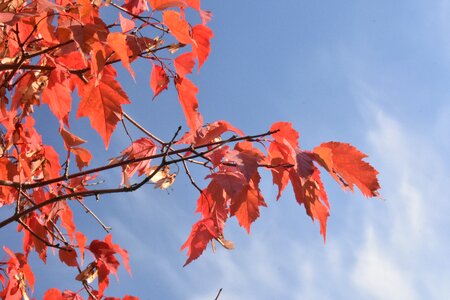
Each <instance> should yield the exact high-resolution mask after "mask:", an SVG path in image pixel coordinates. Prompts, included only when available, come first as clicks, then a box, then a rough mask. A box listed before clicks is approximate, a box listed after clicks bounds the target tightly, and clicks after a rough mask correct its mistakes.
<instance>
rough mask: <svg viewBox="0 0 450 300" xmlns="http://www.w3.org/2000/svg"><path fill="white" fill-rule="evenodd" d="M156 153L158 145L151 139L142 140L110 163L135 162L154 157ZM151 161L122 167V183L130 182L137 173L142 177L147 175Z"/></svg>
mask: <svg viewBox="0 0 450 300" xmlns="http://www.w3.org/2000/svg"><path fill="white" fill-rule="evenodd" d="M155 153H156V145H155V143H153V141H152V140H150V139H149V138H140V139H138V140H136V141H134V142H133V143H132V144H131V145H130V146H129V147H128V148H126V149H125V150H123V151H122V152H121V154H122V155H121V156H119V157H116V158H113V159H112V160H111V161H110V163H115V162H119V161H127V160H134V159H138V158H143V157H147V156H152V155H154V154H155ZM150 161H151V160H150V159H148V160H143V161H139V162H133V163H130V164H128V165H125V166H123V167H122V183H124V182H125V183H126V182H128V179H129V178H131V177H132V176H133V175H134V174H135V173H136V172H138V175H139V176H141V175H142V174H144V173H147V167H148V164H149V163H150Z"/></svg>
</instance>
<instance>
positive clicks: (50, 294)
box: [43, 288, 67, 300]
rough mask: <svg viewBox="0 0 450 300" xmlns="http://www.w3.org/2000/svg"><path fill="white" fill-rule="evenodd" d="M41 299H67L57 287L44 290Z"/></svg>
mask: <svg viewBox="0 0 450 300" xmlns="http://www.w3.org/2000/svg"><path fill="white" fill-rule="evenodd" d="M43 300H67V299H66V298H65V297H64V296H63V294H62V292H61V291H60V290H58V289H57V288H51V289H49V290H48V291H46V292H45V294H44V298H43Z"/></svg>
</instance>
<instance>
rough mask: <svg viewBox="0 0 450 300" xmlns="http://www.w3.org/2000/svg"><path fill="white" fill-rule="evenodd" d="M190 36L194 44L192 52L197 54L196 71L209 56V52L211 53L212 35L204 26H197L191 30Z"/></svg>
mask: <svg viewBox="0 0 450 300" xmlns="http://www.w3.org/2000/svg"><path fill="white" fill-rule="evenodd" d="M192 35H193V38H194V40H195V43H196V46H195V47H194V51H195V53H196V54H197V57H198V69H200V68H201V67H202V65H203V63H204V62H205V61H206V59H207V58H208V56H209V52H210V51H211V42H210V40H211V38H212V37H213V36H214V34H213V32H212V30H211V29H209V28H208V27H207V26H206V25H203V24H199V25H196V26H194V28H192Z"/></svg>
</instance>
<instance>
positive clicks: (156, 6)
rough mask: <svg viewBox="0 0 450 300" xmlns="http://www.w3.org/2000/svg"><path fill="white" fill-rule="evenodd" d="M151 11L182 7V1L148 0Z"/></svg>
mask: <svg viewBox="0 0 450 300" xmlns="http://www.w3.org/2000/svg"><path fill="white" fill-rule="evenodd" d="M149 2H150V6H151V8H152V9H153V10H163V9H166V8H169V7H177V6H178V7H184V6H185V4H184V1H183V0H149Z"/></svg>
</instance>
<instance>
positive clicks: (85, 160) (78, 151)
mask: <svg viewBox="0 0 450 300" xmlns="http://www.w3.org/2000/svg"><path fill="white" fill-rule="evenodd" d="M70 151H71V152H72V153H73V154H75V160H76V162H77V167H78V169H80V171H81V169H83V168H84V167H87V166H89V163H90V161H91V159H92V154H91V152H89V151H88V150H87V149H85V148H82V147H73V148H71V149H70Z"/></svg>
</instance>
